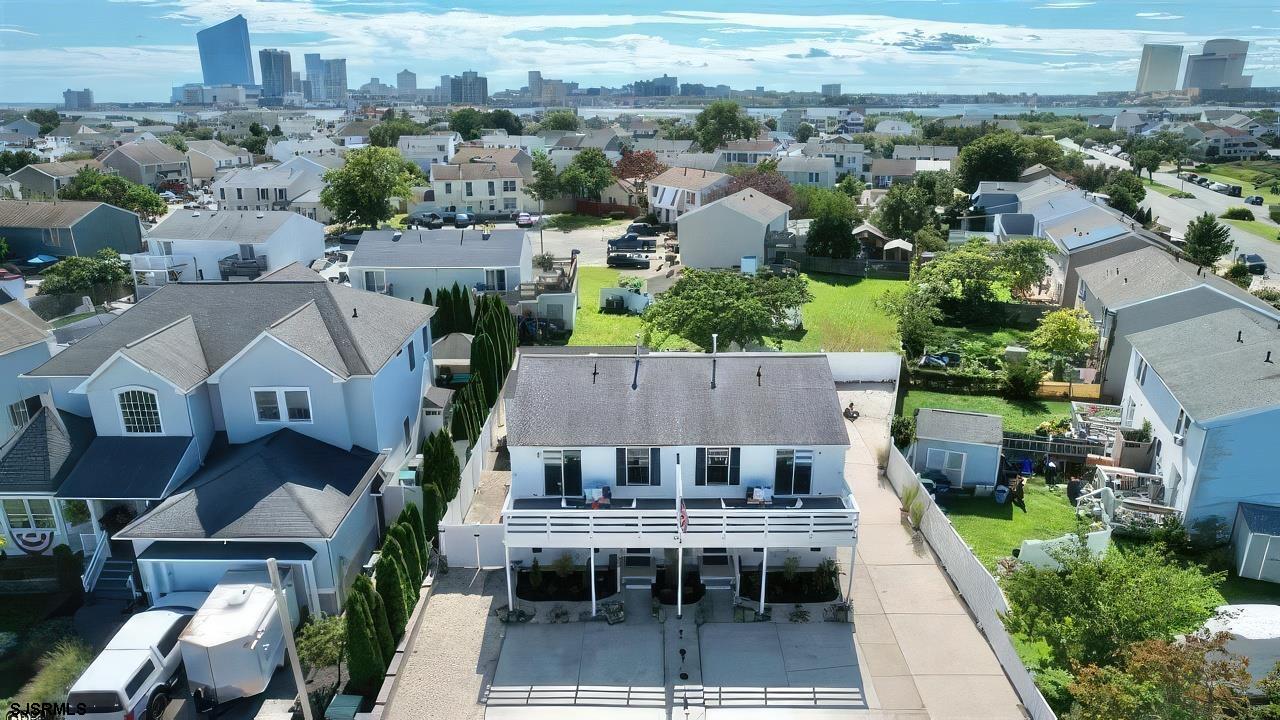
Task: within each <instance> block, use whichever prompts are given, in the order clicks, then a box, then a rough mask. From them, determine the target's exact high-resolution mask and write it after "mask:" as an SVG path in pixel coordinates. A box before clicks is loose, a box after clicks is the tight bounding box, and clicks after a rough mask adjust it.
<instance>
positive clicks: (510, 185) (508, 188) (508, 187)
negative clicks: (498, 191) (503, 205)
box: [502, 180, 516, 192]
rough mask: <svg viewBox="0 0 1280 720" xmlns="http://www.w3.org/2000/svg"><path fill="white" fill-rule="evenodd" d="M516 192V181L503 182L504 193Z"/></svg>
mask: <svg viewBox="0 0 1280 720" xmlns="http://www.w3.org/2000/svg"><path fill="white" fill-rule="evenodd" d="M515 191H516V181H515V180H503V181H502V192H515Z"/></svg>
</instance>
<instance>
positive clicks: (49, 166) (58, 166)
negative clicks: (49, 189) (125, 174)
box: [15, 159, 115, 178]
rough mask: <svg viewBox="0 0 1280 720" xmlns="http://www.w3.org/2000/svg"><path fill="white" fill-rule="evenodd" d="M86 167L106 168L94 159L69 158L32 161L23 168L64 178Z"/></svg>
mask: <svg viewBox="0 0 1280 720" xmlns="http://www.w3.org/2000/svg"><path fill="white" fill-rule="evenodd" d="M86 167H91V168H93V169H95V170H98V171H100V172H101V171H102V170H103V169H104V167H103V165H102V163H100V162H98V161H97V160H93V159H89V160H67V161H66V162H47V163H32V164H31V165H28V166H27V167H26V168H23V169H24V170H25V169H30V170H32V171H34V172H38V173H41V174H43V175H48V176H49V177H55V178H63V177H72V176H73V175H75V174H76V173H78V172H80V170H81V169H82V168H86ZM112 172H115V171H114V170H112ZM15 174H16V173H15Z"/></svg>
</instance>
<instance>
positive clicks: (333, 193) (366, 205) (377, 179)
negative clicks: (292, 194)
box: [320, 147, 414, 227]
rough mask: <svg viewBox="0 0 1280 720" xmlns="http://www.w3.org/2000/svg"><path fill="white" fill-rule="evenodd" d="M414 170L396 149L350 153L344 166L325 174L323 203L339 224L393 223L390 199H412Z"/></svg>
mask: <svg viewBox="0 0 1280 720" xmlns="http://www.w3.org/2000/svg"><path fill="white" fill-rule="evenodd" d="M413 167H414V165H413V164H412V163H410V162H409V161H408V160H405V159H404V158H403V157H401V155H400V153H399V152H397V151H396V150H395V149H394V148H382V147H365V148H357V149H355V150H351V151H350V152H348V153H347V161H346V163H345V164H343V165H342V166H341V167H336V168H333V169H331V170H328V171H326V172H325V174H324V181H325V183H327V184H326V186H325V188H324V189H323V190H321V191H320V202H322V203H324V206H325V207H326V208H328V209H329V211H330V212H332V213H333V218H334V220H336V221H338V222H340V223H345V224H349V225H358V226H365V227H376V226H377V225H378V223H380V222H383V221H386V220H390V219H391V216H392V214H393V212H392V207H391V198H393V197H408V196H409V192H410V191H409V183H410V180H411V179H412V178H413V176H414V171H413V170H412V168H413Z"/></svg>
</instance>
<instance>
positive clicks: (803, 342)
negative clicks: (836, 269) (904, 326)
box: [781, 273, 903, 352]
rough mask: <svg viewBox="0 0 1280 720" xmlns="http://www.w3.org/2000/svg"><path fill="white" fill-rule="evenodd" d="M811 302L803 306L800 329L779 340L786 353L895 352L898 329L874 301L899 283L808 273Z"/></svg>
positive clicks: (899, 284)
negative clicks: (801, 329) (822, 351)
mask: <svg viewBox="0 0 1280 720" xmlns="http://www.w3.org/2000/svg"><path fill="white" fill-rule="evenodd" d="M807 277H808V278H809V292H811V293H813V302H811V303H809V304H808V305H805V306H804V330H803V331H802V332H798V333H789V334H788V335H786V336H784V337H782V338H781V339H782V349H783V350H784V351H786V352H813V351H817V350H827V351H856V350H868V351H880V350H888V351H896V350H897V349H898V329H897V323H896V322H895V321H894V319H893V318H891V317H889V316H888V315H886V314H885V313H884V312H883V311H881V310H880V309H879V308H877V307H876V300H877V299H878V298H879V297H880V296H881V295H883V294H884V293H885V292H886V291H888V290H890V289H891V288H895V287H899V286H901V284H902V283H903V281H901V280H871V279H861V278H854V277H848V276H845V275H825V274H819V273H813V274H808V275H807Z"/></svg>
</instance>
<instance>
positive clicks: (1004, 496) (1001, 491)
mask: <svg viewBox="0 0 1280 720" xmlns="http://www.w3.org/2000/svg"><path fill="white" fill-rule="evenodd" d="M995 496H996V504H998V505H1003V504H1004V503H1005V501H1006V500H1008V499H1009V486H1008V485H997V486H996V491H995Z"/></svg>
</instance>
